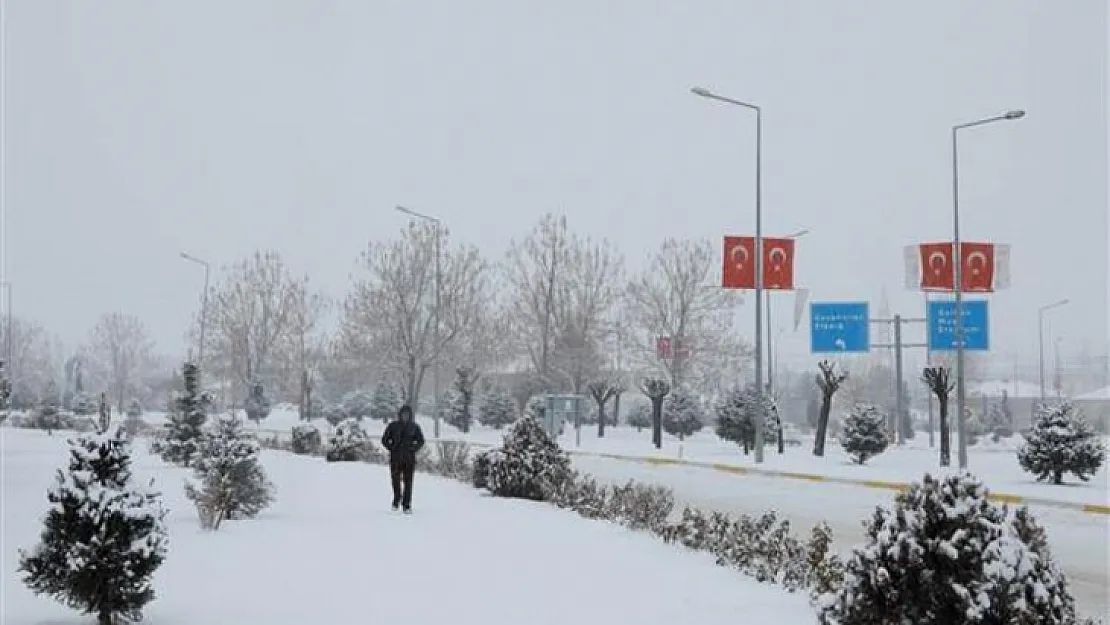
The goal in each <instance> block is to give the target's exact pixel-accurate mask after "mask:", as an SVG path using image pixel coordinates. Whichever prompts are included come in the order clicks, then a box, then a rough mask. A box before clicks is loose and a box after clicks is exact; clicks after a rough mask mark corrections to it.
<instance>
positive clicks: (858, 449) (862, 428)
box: [840, 404, 890, 464]
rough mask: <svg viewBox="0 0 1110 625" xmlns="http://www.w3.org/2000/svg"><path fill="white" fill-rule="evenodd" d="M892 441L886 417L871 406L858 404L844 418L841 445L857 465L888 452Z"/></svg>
mask: <svg viewBox="0 0 1110 625" xmlns="http://www.w3.org/2000/svg"><path fill="white" fill-rule="evenodd" d="M889 442H890V439H889V437H888V436H887V430H886V415H885V414H883V412H882V411H881V410H879V408H878V407H876V406H873V405H871V404H856V405H855V406H853V407H852V412H851V413H850V414H849V415H848V416H847V417H845V418H844V427H843V430H842V431H841V433H840V445H841V446H842V447H844V451H846V452H848V455H849V456H851V457H852V459H853V460H855V461H856V463H857V464H863V463H865V462H867V460H868V459H869V458H872V457H874V456H877V455H879V454H881V453H883V451H885V450H886V447H887V445H888V444H889Z"/></svg>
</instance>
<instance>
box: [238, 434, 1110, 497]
mask: <svg viewBox="0 0 1110 625" xmlns="http://www.w3.org/2000/svg"><path fill="white" fill-rule="evenodd" d="M257 431H258V432H259V433H260V434H267V435H274V436H286V437H288V436H289V432H286V431H279V430H266V429H261V430H257ZM429 441H442V442H445V443H448V442H450V443H462V444H466V445H469V446H471V447H477V448H483V449H488V448H493V447H497V445H495V444H493V443H482V442H475V441H468V440H464V439H455V438H439V439H429ZM567 453H569V454H570V455H572V456H586V457H590V458H606V459H609V460H620V461H622V462H635V463H639V464H650V465H653V466H660V467H661V466H676V467H695V468H699V469H710V470H712V471H719V472H721V473H731V474H733V475H758V476H760V477H781V478H786V479H791V480H804V481H807V482H825V483H830V484H843V485H846V486H863V487H865V488H875V489H880V490H894V491H904V490H906V489H908V488H909V487H910V485H909V484H908V483H906V482H891V481H886V480H860V479H852V478H847V477H835V476H831V475H818V474H816V473H799V472H797V471H778V470H775V469H757V468H753V467H744V466H740V465H735V464H727V463H723V462H699V461H697V460H681V459H679V458H660V457H657V456H626V455H623V454H614V453H606V452H597V451H581V450H574V449H568V450H567ZM989 498H990V499H991V500H992V501H997V502H999V503H1005V504H1014V505H1016V504H1026V505H1032V506H1044V507H1048V508H1061V509H1065V510H1076V511H1079V512H1086V513H1088V514H1104V515H1110V505H1106V504H1091V503H1079V502H1073V501H1057V500H1055V499H1041V498H1039V497H1023V496H1021V495H1011V494H1008V493H995V492H992V493H990V495H989Z"/></svg>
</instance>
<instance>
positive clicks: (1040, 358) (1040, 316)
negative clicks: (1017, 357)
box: [1037, 298, 1068, 404]
mask: <svg viewBox="0 0 1110 625" xmlns="http://www.w3.org/2000/svg"><path fill="white" fill-rule="evenodd" d="M1067 303H1068V299H1067V298H1064V299H1062V300H1060V301H1058V302H1052V303H1051V304H1045V305H1044V306H1041V307H1040V309H1039V310H1038V311H1037V363H1038V367H1037V371H1038V372H1039V373H1040V379H1041V403H1042V404H1043V403H1044V400H1045V382H1044V314H1045V313H1046V312H1048V311H1050V310H1052V309H1053V308H1059V307H1061V306H1064V305H1065V304H1067Z"/></svg>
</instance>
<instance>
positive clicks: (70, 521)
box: [19, 432, 166, 625]
mask: <svg viewBox="0 0 1110 625" xmlns="http://www.w3.org/2000/svg"><path fill="white" fill-rule="evenodd" d="M69 445H70V450H69V455H70V458H69V467H68V470H67V471H58V474H57V477H56V483H55V485H54V486H53V487H51V488H50V490H48V491H47V499H48V500H49V501H50V508H49V510H48V511H47V512H46V516H45V520H44V525H45V527H44V529H43V532H42V536H41V539H40V542H39V544H38V545H37V546H35V547H34V548H33V549H32V550H31V551H30V552H20V563H19V570H20V571H21V572H22V573H23V574H24V576H23V581H24V583H26V584H27V586H28V587H29V588H30V589H31V590H32V591H34V592H35V593H36V594H44V595H48V596H50V597H53V598H54V599H56V600H58V601H60V602H62V603H64V604H65V605H67V606H68V607H70V608H73V609H75V610H80V611H81V612H82V613H85V614H95V615H96V617H97V622H98V623H100V624H101V625H109V624H110V623H113V622H115V620H116V618H117V617H124V618H126V619H129V620H138V619H139V618H141V612H142V609H143V607H144V606H145V605H146V604H148V603H150V601H152V600H153V599H154V589H153V587H152V584H151V577H152V576H153V574H154V572H155V571H156V570H157V569H158V567H159V566H161V565H162V561H163V560H164V559H165V554H166V527H165V525H164V522H163V520H164V518H165V515H166V510H165V509H164V508H163V506H162V499H161V495H160V494H159V493H156V492H153V491H152V490H150V489H147V488H142V487H140V486H138V485H136V484H134V482H133V480H132V474H131V448H130V446H129V445H128V443H127V440H126V439H125V438H124V437H123V436H122V433H119V432H117V433H116V434H114V435H113V434H91V435H85V436H80V437H77V438H75V439H73V440H70V441H69ZM151 486H153V484H151Z"/></svg>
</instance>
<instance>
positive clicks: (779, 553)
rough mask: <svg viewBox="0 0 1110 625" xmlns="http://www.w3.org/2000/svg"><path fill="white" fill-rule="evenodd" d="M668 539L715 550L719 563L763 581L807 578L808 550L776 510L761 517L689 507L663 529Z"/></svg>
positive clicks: (792, 585)
mask: <svg viewBox="0 0 1110 625" xmlns="http://www.w3.org/2000/svg"><path fill="white" fill-rule="evenodd" d="M661 534H662V536H663V539H664V540H666V541H667V542H678V543H681V544H683V545H685V546H686V547H688V548H690V549H694V550H697V551H706V552H708V553H711V554H713V555H714V556H715V557H716V559H717V564H719V565H721V566H728V567H733V568H736V569H737V570H739V571H741V572H743V573H745V574H747V575H750V576H752V577H754V578H756V580H758V581H761V582H770V583H775V584H779V585H782V586H784V587H786V588H788V589H791V590H793V589H797V588H801V587H802V586H803V585H804V583H805V580H806V570H807V569H806V550H805V547H804V546H803V545H802V543H801V541H799V540H798V539H797V538H796V537H795V536H793V535H792V534H791V533H790V523H789V522H788V521H785V520H780V519H779V518H778V516H777V515H776V514H775V513H774V512H767V513H765V514H763V515H762V516H760V517H758V518H754V517H749V516H746V515H741V516H740V517H738V518H736V519H733V518H732V517H730V516H729V515H727V514H723V513H720V512H712V513H709V514H705V513H703V512H701V511H700V510H697V509H693V508H686V509H684V510H683V511H682V518H681V519H680V520H679V521H678V522H677V523H674V524H671V525H669V526H667V527H666V528H665V529H664V530H663V532H662V533H661Z"/></svg>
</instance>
